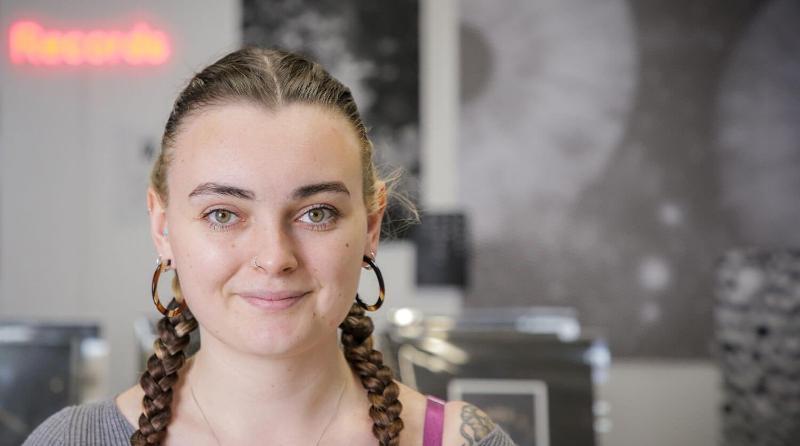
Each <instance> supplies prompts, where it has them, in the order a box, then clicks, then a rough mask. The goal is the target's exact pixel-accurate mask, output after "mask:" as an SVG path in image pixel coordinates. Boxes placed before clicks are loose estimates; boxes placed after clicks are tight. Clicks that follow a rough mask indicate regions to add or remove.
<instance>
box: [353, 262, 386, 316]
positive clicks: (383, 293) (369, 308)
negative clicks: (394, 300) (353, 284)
mask: <svg viewBox="0 0 800 446" xmlns="http://www.w3.org/2000/svg"><path fill="white" fill-rule="evenodd" d="M364 261H365V262H367V264H368V265H369V267H366V266H365V267H364V268H366V269H368V270H372V271H375V275H376V276H377V277H378V287H379V288H380V291H379V292H378V301H377V302H375V304H374V305H367V304H366V303H364V301H363V300H361V298H360V297H358V293H356V303H358V305H359V306H360V307H361V308H363V309H365V310H367V311H375V310H377V309H378V308H380V307H381V305H383V299H384V298H385V296H386V287H385V286H384V284H383V274H381V270H379V269H378V267H377V266H375V262H373V261H372V259H371V258H369V256H364Z"/></svg>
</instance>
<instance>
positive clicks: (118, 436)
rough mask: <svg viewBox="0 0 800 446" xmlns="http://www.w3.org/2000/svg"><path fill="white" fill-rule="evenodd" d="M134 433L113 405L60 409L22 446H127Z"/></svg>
mask: <svg viewBox="0 0 800 446" xmlns="http://www.w3.org/2000/svg"><path fill="white" fill-rule="evenodd" d="M133 431H134V428H133V427H132V426H130V425H129V424H128V422H127V421H126V420H125V418H124V417H123V416H122V414H121V413H120V412H119V411H118V410H117V409H116V406H115V405H114V402H113V401H103V402H98V403H90V404H84V405H80V406H70V407H67V408H64V409H61V410H60V411H58V412H56V413H55V414H54V415H52V416H50V418H48V419H46V420H45V421H44V422H43V423H42V424H40V425H39V427H37V428H36V429H35V430H34V431H33V432H32V433H31V434H30V436H28V439H27V440H25V442H24V443H23V444H22V446H128V445H130V440H129V439H130V436H131V434H132V433H133Z"/></svg>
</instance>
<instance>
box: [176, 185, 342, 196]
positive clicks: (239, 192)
mask: <svg viewBox="0 0 800 446" xmlns="http://www.w3.org/2000/svg"><path fill="white" fill-rule="evenodd" d="M323 192H334V193H343V194H346V195H347V196H350V191H349V190H348V189H347V186H345V185H344V183H342V182H341V181H329V182H325V183H316V184H308V185H305V186H300V187H298V188H297V189H295V190H294V192H292V199H294V200H300V199H303V198H307V197H310V196H312V195H316V194H319V193H323ZM201 195H226V196H229V197H234V198H242V199H245V200H252V199H254V198H255V196H256V194H255V193H254V192H253V191H250V190H247V189H242V188H240V187H236V186H230V185H227V184H220V183H203V184H201V185H199V186H197V187H195V188H194V190H193V191H192V192H191V193H190V194H189V198H192V197H198V196H201Z"/></svg>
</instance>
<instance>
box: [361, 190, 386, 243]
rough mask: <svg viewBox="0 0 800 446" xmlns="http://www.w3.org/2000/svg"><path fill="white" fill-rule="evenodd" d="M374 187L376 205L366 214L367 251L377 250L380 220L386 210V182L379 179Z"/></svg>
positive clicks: (379, 236) (379, 237)
mask: <svg viewBox="0 0 800 446" xmlns="http://www.w3.org/2000/svg"><path fill="white" fill-rule="evenodd" d="M376 186H377V187H376V188H375V198H376V201H377V204H378V206H377V207H376V209H375V211H374V212H372V213H370V214H369V215H367V243H366V248H367V252H365V253H364V254H365V255H369V254H370V252H378V242H379V241H380V239H381V221H382V220H383V213H384V212H385V211H386V183H384V182H383V181H379V182H378V184H377V185H376Z"/></svg>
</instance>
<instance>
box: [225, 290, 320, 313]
mask: <svg viewBox="0 0 800 446" xmlns="http://www.w3.org/2000/svg"><path fill="white" fill-rule="evenodd" d="M308 293H310V291H295V290H290V291H277V292H275V291H254V292H247V293H240V294H239V296H241V298H242V299H244V300H245V301H246V302H247V303H249V304H250V305H253V306H255V307H258V308H262V309H266V310H284V309H286V308H289V307H291V306H293V305H294V304H296V303H297V302H299V301H301V300H302V299H303V297H305V296H306V295H307V294H308Z"/></svg>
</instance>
